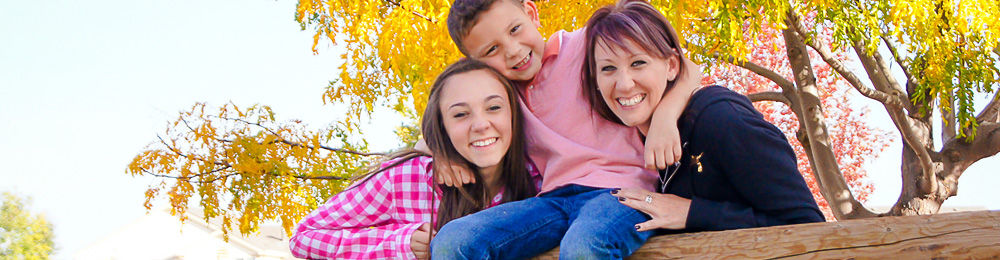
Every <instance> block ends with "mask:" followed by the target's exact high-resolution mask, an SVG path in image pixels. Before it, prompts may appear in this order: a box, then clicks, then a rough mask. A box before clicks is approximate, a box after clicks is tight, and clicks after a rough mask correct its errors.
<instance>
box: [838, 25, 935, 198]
mask: <svg viewBox="0 0 1000 260" xmlns="http://www.w3.org/2000/svg"><path fill="white" fill-rule="evenodd" d="M854 51H855V52H857V54H858V59H859V60H860V61H861V65H863V66H864V67H865V70H866V71H867V72H868V78H869V79H871V81H872V84H873V85H875V88H876V89H878V90H880V91H891V95H890V97H891V99H890V101H892V102H882V104H883V105H884V107H885V110H886V111H887V112H889V117H890V118H892V122H893V124H895V125H896V129H898V130H899V133H900V136H902V137H903V141H904V142H906V144H907V145H909V146H910V149H913V152H914V153H915V154H916V156H917V159H918V160H919V161H920V168H921V170H922V171H923V174H922V175H921V177H920V181H919V184H918V186H919V188H920V191H921V192H922V193H923V194H932V193H933V192H934V191H935V190H937V180H936V179H935V178H934V165H933V163H934V162H933V161H932V159H931V156H930V152H929V151H928V147H927V146H926V145H925V143H924V141H923V140H922V139H920V138H919V134H918V133H917V131H916V129H917V128H919V127H920V126H918V125H917V124H916V123H915V122H914V121H916V120H915V119H913V118H910V116H909V115H907V114H906V113H903V112H904V110H910V108H912V107H913V104H912V103H911V102H909V99H907V98H906V96H905V95H904V94H903V93H904V92H903V91H902V90H901V89H898V88H899V85H898V84H896V81H895V79H894V78H893V77H892V76H891V75H889V74H888V72H887V71H886V69H887V67H886V66H885V64H884V62H883V60H882V59H881V55H880V54H879V53H878V51H875V52H872V53H871V56H867V55H864V54H865V53H867V51H866V50H865V47H864V46H863V45H862V44H861V43H860V42H854ZM904 102H905V103H904ZM910 112H912V110H910Z"/></svg>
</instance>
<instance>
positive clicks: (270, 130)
mask: <svg viewBox="0 0 1000 260" xmlns="http://www.w3.org/2000/svg"><path fill="white" fill-rule="evenodd" d="M222 119H225V120H230V121H236V122H240V123H244V124H248V125H253V126H257V127H260V128H262V129H264V130H265V131H267V132H268V133H271V135H273V136H275V137H277V138H278V141H279V142H281V143H284V144H287V145H291V146H295V147H305V148H308V149H316V147H313V146H311V145H304V144H301V143H298V142H293V141H289V140H287V139H285V138H282V137H281V135H279V134H278V133H277V132H275V131H274V130H272V129H271V128H268V127H266V126H264V125H261V124H260V123H254V122H250V121H246V120H243V119H241V118H229V117H222ZM230 142H231V141H230ZM319 148H320V149H324V150H327V151H331V152H340V153H349V154H354V155H361V156H383V155H385V153H366V152H358V151H354V150H349V149H342V148H333V147H329V146H325V145H320V146H319Z"/></svg>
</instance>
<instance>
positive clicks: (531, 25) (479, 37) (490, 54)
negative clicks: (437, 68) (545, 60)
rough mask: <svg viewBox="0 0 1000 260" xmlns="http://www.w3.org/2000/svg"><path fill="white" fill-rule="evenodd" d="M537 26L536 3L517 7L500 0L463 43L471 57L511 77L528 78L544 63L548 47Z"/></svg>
mask: <svg viewBox="0 0 1000 260" xmlns="http://www.w3.org/2000/svg"><path fill="white" fill-rule="evenodd" d="M538 26H540V23H539V22H538V9H537V8H536V7H535V3H533V2H531V1H524V2H523V3H522V4H521V6H518V5H517V4H515V3H513V2H512V1H510V0H499V1H496V2H495V3H493V6H491V7H490V9H489V10H487V11H486V12H484V13H483V14H482V15H481V16H480V17H479V22H477V23H476V24H475V25H474V26H472V29H471V30H469V35H468V36H466V37H465V39H463V41H462V42H464V44H465V45H466V46H465V47H466V49H468V50H469V57H470V58H473V59H477V60H480V61H482V62H484V63H486V64H488V65H490V67H493V68H494V69H496V70H498V71H500V73H502V74H503V75H504V76H505V77H507V78H508V79H511V80H517V81H529V80H531V79H533V78H534V77H535V74H537V73H538V70H539V69H540V68H541V66H542V61H541V58H542V55H541V54H542V53H544V48H545V39H543V38H542V35H541V33H539V32H538Z"/></svg>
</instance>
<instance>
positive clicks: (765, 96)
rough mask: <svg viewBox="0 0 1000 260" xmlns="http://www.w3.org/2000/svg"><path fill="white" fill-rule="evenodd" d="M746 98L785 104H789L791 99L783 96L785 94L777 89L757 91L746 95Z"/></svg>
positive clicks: (752, 100) (751, 100) (754, 100)
mask: <svg viewBox="0 0 1000 260" xmlns="http://www.w3.org/2000/svg"><path fill="white" fill-rule="evenodd" d="M747 98H750V102H759V101H777V102H781V103H785V105H787V106H791V101H789V100H788V98H787V97H785V94H784V93H781V92H777V91H765V92H757V93H753V94H749V95H747Z"/></svg>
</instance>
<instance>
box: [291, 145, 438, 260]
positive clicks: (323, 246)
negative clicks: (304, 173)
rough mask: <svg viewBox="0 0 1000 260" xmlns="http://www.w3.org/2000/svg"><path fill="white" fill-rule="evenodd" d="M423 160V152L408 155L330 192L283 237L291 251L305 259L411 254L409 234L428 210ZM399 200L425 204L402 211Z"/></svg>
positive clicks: (426, 218)
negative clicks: (365, 178)
mask: <svg viewBox="0 0 1000 260" xmlns="http://www.w3.org/2000/svg"><path fill="white" fill-rule="evenodd" d="M429 163H430V159H428V158H427V157H417V158H414V159H411V160H410V161H408V162H405V163H402V164H400V165H397V166H396V167H393V168H391V169H389V170H387V171H385V172H382V173H379V174H377V175H375V176H374V177H372V178H371V179H369V180H368V181H366V182H365V183H362V184H360V185H358V186H356V187H351V188H348V189H347V190H345V191H343V192H340V193H338V194H337V195H335V196H333V197H332V198H330V200H329V201H327V202H326V203H325V204H323V205H321V206H320V207H319V208H317V209H316V210H314V211H313V212H312V213H310V214H309V215H307V216H306V217H305V218H304V219H303V220H302V221H301V222H299V225H298V227H297V228H296V232H295V234H294V235H293V236H292V238H291V239H290V241H289V247H290V249H291V251H292V254H293V255H295V257H300V258H310V259H315V258H323V259H327V258H336V259H414V258H415V255H414V253H413V252H412V250H411V245H410V243H411V238H412V237H411V236H412V235H413V233H414V232H415V231H417V230H419V229H420V228H421V226H422V225H423V224H425V223H428V222H429V221H430V218H431V215H432V213H431V211H432V210H431V208H430V204H431V203H430V198H431V196H432V195H433V191H431V187H430V185H429V182H428V181H429V176H428V174H427V167H426V165H427V164H429ZM400 199H403V200H417V201H419V200H427V202H426V203H419V202H417V203H409V204H414V205H424V206H425V207H419V206H417V207H416V208H411V209H408V210H406V211H403V210H399V209H397V207H396V204H397V202H398V201H397V200H400ZM404 204H407V203H404ZM403 212H406V213H403ZM404 214H409V215H406V216H401V215H404ZM401 217H402V218H403V219H400V218H401Z"/></svg>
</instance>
